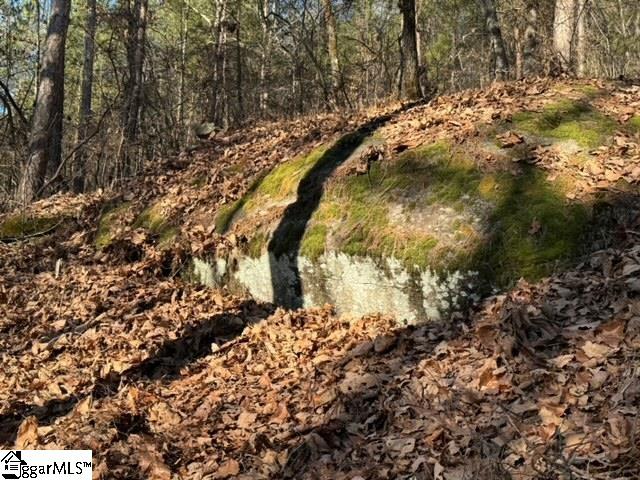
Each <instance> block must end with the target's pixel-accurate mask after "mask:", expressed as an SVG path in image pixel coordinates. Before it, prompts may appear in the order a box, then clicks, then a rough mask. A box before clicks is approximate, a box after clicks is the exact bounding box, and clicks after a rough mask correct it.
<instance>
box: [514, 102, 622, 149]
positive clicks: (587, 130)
mask: <svg viewBox="0 0 640 480" xmlns="http://www.w3.org/2000/svg"><path fill="white" fill-rule="evenodd" d="M513 124H514V126H515V128H516V130H520V131H523V132H526V133H529V134H531V135H535V136H537V137H543V138H553V139H557V140H573V141H575V142H576V143H577V144H578V145H580V146H582V147H585V148H595V147H598V146H600V145H602V144H603V143H604V142H605V140H606V138H607V137H608V136H611V135H612V134H613V133H614V132H615V129H616V123H615V121H614V120H613V119H611V118H609V117H607V116H606V115H604V114H603V113H601V112H599V111H598V110H596V109H594V108H593V107H592V106H591V105H590V104H589V103H588V102H586V101H584V100H560V101H558V102H555V103H552V104H549V105H547V106H546V107H545V108H544V110H543V111H542V112H526V111H525V112H518V113H516V114H514V115H513Z"/></svg>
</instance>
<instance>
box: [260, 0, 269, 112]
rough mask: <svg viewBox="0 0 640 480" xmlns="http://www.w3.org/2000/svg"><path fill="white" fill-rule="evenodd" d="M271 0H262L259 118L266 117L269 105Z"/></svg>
mask: <svg viewBox="0 0 640 480" xmlns="http://www.w3.org/2000/svg"><path fill="white" fill-rule="evenodd" d="M270 1H271V0H262V4H261V12H260V14H261V17H262V50H261V52H260V116H261V117H262V118H264V117H266V116H267V108H268V105H269V86H268V85H267V76H268V75H267V72H268V70H269V63H270V62H269V56H270V54H271V29H270V28H269V21H270V20H269V14H270V13H271V8H270V5H269V3H270Z"/></svg>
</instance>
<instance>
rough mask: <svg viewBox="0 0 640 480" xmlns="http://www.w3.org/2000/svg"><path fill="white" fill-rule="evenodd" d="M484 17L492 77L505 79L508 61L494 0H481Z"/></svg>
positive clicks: (500, 79)
mask: <svg viewBox="0 0 640 480" xmlns="http://www.w3.org/2000/svg"><path fill="white" fill-rule="evenodd" d="M481 2H482V9H483V11H484V18H485V22H486V25H487V32H488V34H489V40H490V41H491V51H492V52H493V57H494V62H495V64H494V77H495V79H496V80H498V81H504V80H506V79H507V76H508V73H509V63H508V61H507V50H506V48H505V46H504V40H503V38H502V31H501V30H500V23H499V22H498V14H497V12H496V5H495V3H494V0H481Z"/></svg>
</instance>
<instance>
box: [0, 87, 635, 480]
mask: <svg viewBox="0 0 640 480" xmlns="http://www.w3.org/2000/svg"><path fill="white" fill-rule="evenodd" d="M592 84H594V85H596V86H597V87H598V88H601V89H605V90H606V91H608V92H610V95H609V96H602V98H598V99H597V100H596V102H597V104H598V107H599V108H600V109H601V110H602V111H604V112H606V113H607V115H610V116H611V117H612V118H616V120H617V121H618V122H619V123H620V125H621V128H620V132H618V133H616V134H615V136H614V139H613V141H612V142H610V143H608V144H607V145H604V146H603V147H601V148H598V149H596V150H595V151H593V152H590V153H589V161H588V162H586V163H580V164H577V163H575V162H571V161H570V158H567V157H566V156H563V155H560V154H558V152H555V151H553V149H550V148H547V147H544V146H542V147H539V148H537V149H536V150H535V151H534V152H533V155H532V157H531V158H530V159H528V160H527V161H530V162H533V163H536V164H538V165H539V166H540V168H543V169H545V170H546V171H547V172H548V173H549V175H554V174H557V173H558V172H562V173H563V174H569V175H571V176H573V177H574V178H576V179H580V180H581V181H580V182H576V184H575V186H574V190H573V192H572V194H573V195H575V196H576V197H578V196H583V195H592V194H593V195H595V194H597V193H598V192H600V191H603V190H607V189H612V188H617V185H619V182H620V180H621V179H622V180H625V181H627V182H628V183H629V184H631V185H635V184H637V182H638V180H640V179H639V178H638V176H637V175H636V174H637V173H638V170H637V168H638V164H639V162H640V160H639V157H638V155H639V150H638V134H637V133H635V134H634V133H632V132H630V131H629V130H628V129H625V128H623V127H624V124H625V122H628V121H629V119H630V118H632V116H633V113H634V111H635V110H634V111H631V110H629V107H631V108H636V110H637V106H638V105H640V91H639V90H638V89H637V87H629V86H625V85H618V84H601V83H596V82H592ZM567 85H568V86H567ZM572 87H575V85H574V84H571V83H570V82H569V83H568V84H567V83H566V82H565V83H554V82H552V81H546V80H545V81H542V80H539V81H530V82H517V83H513V84H504V85H496V86H493V87H490V88H489V89H487V90H484V91H465V92H461V93H459V94H455V95H450V96H447V97H441V98H438V99H436V100H434V101H432V102H430V103H429V104H427V105H423V106H417V107H412V108H410V109H408V110H406V111H404V112H403V113H400V114H397V115H396V116H395V117H394V118H393V119H392V121H391V122H389V123H388V124H387V125H386V126H385V127H383V128H382V129H381V131H380V133H381V135H382V136H384V138H385V140H386V146H385V150H384V151H385V157H386V156H387V153H388V152H398V151H402V150H403V149H406V148H411V147H414V146H419V145H422V144H425V143H428V142H430V141H434V140H437V139H438V138H443V137H444V136H446V135H448V136H453V138H456V139H457V141H459V142H470V141H472V139H473V138H474V136H475V135H477V133H476V132H477V131H478V128H481V126H482V125H483V124H484V125H491V124H492V123H494V122H498V121H507V122H508V119H509V117H510V116H511V115H512V114H513V112H515V111H518V110H522V109H530V110H538V111H539V110H540V109H541V108H543V107H544V105H545V104H546V103H548V102H549V101H551V100H552V99H553V98H554V95H556V93H553V92H557V91H558V89H563V88H564V89H566V88H572ZM634 105H635V107H634ZM390 108H391V107H390ZM380 113H381V112H380V111H371V112H368V113H363V114H354V115H352V116H351V117H349V118H347V119H344V118H340V117H338V116H331V115H330V116H326V117H314V118H311V119H305V120H298V121H293V122H289V123H280V124H277V123H273V124H269V125H258V126H256V127H255V128H253V129H248V130H247V131H244V132H240V133H236V134H232V135H229V136H228V137H224V138H222V139H220V138H218V139H216V138H214V139H211V140H210V141H209V143H208V144H206V145H203V146H201V147H200V148H198V149H197V150H195V151H192V152H189V153H185V154H182V155H181V156H179V157H177V158H175V159H171V160H168V161H167V162H166V165H163V166H162V168H158V166H155V168H153V171H151V170H149V171H148V172H147V175H146V176H144V177H142V178H140V179H136V180H133V181H132V182H130V183H128V184H125V185H123V186H122V187H121V188H119V189H118V190H117V191H105V192H97V193H95V194H91V195H84V196H70V195H57V196H54V197H52V198H50V199H47V200H43V201H41V202H38V203H36V204H34V205H33V206H32V207H30V209H31V210H30V211H29V212H28V213H29V214H30V215H37V214H43V213H46V214H47V215H53V214H55V215H57V216H61V215H62V216H64V218H66V219H67V221H66V222H64V224H63V225H61V226H60V227H58V228H56V229H55V231H54V232H51V233H47V234H46V235H43V236H42V237H38V238H30V239H28V240H25V241H17V242H11V243H0V259H1V263H0V332H1V335H0V356H1V360H2V364H3V369H2V371H1V372H0V445H1V446H2V447H3V448H89V449H92V450H93V452H94V464H95V467H94V478H127V479H136V478H140V479H142V478H150V479H191V478H193V479H218V478H240V479H267V478H273V479H276V478H278V479H279V478H296V479H297V478H309V479H327V478H331V479H351V480H356V479H392V478H405V479H443V480H464V479H472V478H479V479H495V478H500V479H502V478H505V479H506V478H513V479H531V478H534V479H556V478H557V479H614V478H615V479H634V478H638V475H640V461H639V460H638V459H639V458H640V455H639V453H640V452H639V450H638V449H639V448H640V440H639V438H640V436H639V434H640V431H639V428H638V427H639V426H638V421H637V418H638V408H639V406H640V379H639V376H640V364H639V363H638V352H639V349H640V299H639V298H638V294H639V292H640V280H638V272H640V246H638V245H636V243H637V242H636V240H637V235H638V234H637V232H636V231H635V230H634V228H633V227H632V225H633V224H629V225H626V226H625V229H624V231H623V232H620V233H621V235H619V238H618V240H619V241H618V242H617V243H616V245H614V246H612V247H611V248H607V249H604V250H600V251H598V252H596V253H594V254H592V255H590V256H589V257H587V258H585V259H584V261H583V262H582V263H581V264H580V265H578V266H577V267H575V268H573V269H571V270H568V271H565V272H559V273H557V274H556V275H554V276H551V277H549V278H546V279H544V280H542V281H540V282H538V283H535V284H529V283H527V282H525V281H521V282H520V283H518V285H516V286H515V287H514V288H513V289H511V290H509V291H507V292H504V293H500V294H496V295H494V296H491V297H489V298H486V299H485V300H483V301H482V302H481V303H480V304H478V305H476V306H474V307H473V309H472V310H470V311H469V312H468V314H466V315H459V316H457V317H456V318H453V319H450V320H447V321H439V322H432V323H429V324H426V325H423V326H419V327H401V326H398V324H397V323H396V322H395V321H394V319H392V318H388V317H383V316H368V317H365V318H362V319H358V320H353V321H347V319H345V318H339V317H337V316H336V315H335V314H334V312H333V310H332V309H331V307H330V306H326V307H324V308H318V309H306V310H297V311H286V310H282V309H278V310H274V307H273V306H271V305H265V304H259V303H257V302H255V301H252V300H250V299H246V298H239V297H235V296H232V295H230V294H229V293H227V292H225V291H218V290H213V289H206V288H203V287H200V286H197V285H195V284H192V283H189V282H187V281H185V280H184V279H183V278H182V276H181V273H182V272H183V270H184V268H185V263H186V262H187V261H188V259H189V258H190V256H191V255H194V254H202V253H209V254H212V253H215V251H216V250H217V249H224V248H233V246H234V243H236V242H237V241H238V239H235V238H233V237H230V236H223V235H219V234H216V233H214V231H213V229H212V227H211V224H212V218H213V216H214V215H215V213H216V212H217V211H218V209H219V208H220V207H221V206H223V205H226V204H229V203H230V202H232V201H234V200H236V199H237V198H239V197H240V196H241V195H242V194H243V193H244V192H246V191H247V189H248V188H249V187H250V185H251V183H252V181H253V179H255V178H256V176H259V175H260V174H262V172H264V171H265V170H268V169H270V168H272V167H273V166H274V165H276V164H278V163H280V162H281V161H284V160H285V159H287V158H292V157H293V156H296V155H298V154H300V153H304V152H307V151H310V149H312V148H314V147H315V146H317V145H319V144H320V143H322V142H326V141H327V140H329V139H331V138H334V137H335V136H336V135H338V134H340V133H344V132H348V131H351V130H353V129H355V128H356V127H357V125H359V124H361V123H363V122H365V121H367V119H368V118H370V117H372V116H375V115H378V114H380ZM479 125H480V127H479ZM497 141H498V142H500V146H501V148H506V149H509V148H513V147H516V146H518V145H520V144H522V143H524V142H527V138H526V137H523V136H522V135H521V134H520V133H517V132H513V131H512V130H507V131H506V132H505V133H503V134H500V137H499V138H497ZM379 161H384V160H379ZM157 172H162V173H157ZM202 178H203V179H204V180H203V182H204V183H203V182H200V181H198V180H199V179H202ZM158 199H161V201H162V208H165V209H166V211H167V212H169V213H168V216H169V218H178V217H179V218H181V219H183V222H182V225H181V229H180V235H179V238H178V239H177V240H176V242H175V244H174V245H172V246H171V247H170V248H161V247H160V246H159V245H158V242H157V239H156V238H154V237H153V235H150V234H149V233H148V232H144V231H142V230H141V229H140V228H138V227H136V226H135V221H134V218H132V216H131V215H129V217H127V216H126V215H125V218H124V219H123V220H122V225H121V228H120V229H119V230H118V231H117V234H116V240H115V241H114V243H113V245H111V246H110V247H108V248H105V249H97V248H96V246H95V244H94V243H93V238H94V236H95V228H96V225H97V222H98V219H99V218H100V215H101V214H102V213H103V211H104V209H105V206H106V205H108V204H113V203H116V204H117V203H118V202H122V201H126V202H133V203H135V204H136V205H137V206H139V207H142V206H146V205H149V204H151V203H153V202H157V201H158ZM630 225H631V226H630ZM542 227H543V226H541V225H532V226H531V229H532V231H533V233H532V235H533V234H535V231H536V230H539V229H540V228H542Z"/></svg>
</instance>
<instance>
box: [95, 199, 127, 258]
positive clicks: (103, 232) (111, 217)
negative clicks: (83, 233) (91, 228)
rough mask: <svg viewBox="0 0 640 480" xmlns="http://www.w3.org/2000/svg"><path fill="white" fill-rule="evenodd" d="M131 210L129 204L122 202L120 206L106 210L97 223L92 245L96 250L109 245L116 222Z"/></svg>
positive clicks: (112, 238) (113, 234) (113, 235)
mask: <svg viewBox="0 0 640 480" xmlns="http://www.w3.org/2000/svg"><path fill="white" fill-rule="evenodd" d="M129 208H131V202H124V203H121V204H120V205H118V206H116V207H113V208H109V209H107V210H106V211H105V212H104V213H103V214H102V216H101V217H100V220H99V221H98V230H97V231H96V237H95V239H94V243H95V246H96V248H98V249H103V248H105V247H107V246H108V245H110V244H111V242H112V241H113V240H114V238H115V229H116V226H117V224H118V221H119V220H120V219H121V218H122V216H123V215H124V214H125V213H126V212H127V211H128V210H129Z"/></svg>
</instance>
